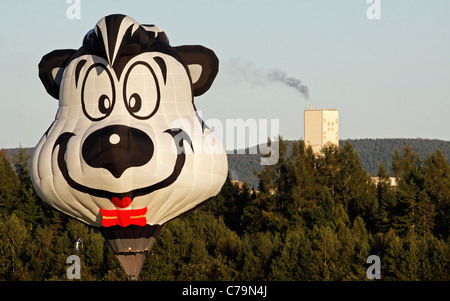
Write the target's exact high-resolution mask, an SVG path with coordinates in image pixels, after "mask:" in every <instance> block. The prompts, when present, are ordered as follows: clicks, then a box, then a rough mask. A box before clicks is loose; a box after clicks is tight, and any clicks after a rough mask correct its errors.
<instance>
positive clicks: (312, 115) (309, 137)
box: [304, 105, 339, 153]
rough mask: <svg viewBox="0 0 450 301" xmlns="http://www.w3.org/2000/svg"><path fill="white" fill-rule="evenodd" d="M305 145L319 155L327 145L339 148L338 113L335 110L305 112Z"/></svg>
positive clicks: (310, 110)
mask: <svg viewBox="0 0 450 301" xmlns="http://www.w3.org/2000/svg"><path fill="white" fill-rule="evenodd" d="M304 117H305V118H304V122H305V145H306V146H308V145H311V147H312V150H313V151H314V152H315V153H319V152H320V150H321V149H322V147H323V146H324V145H325V144H327V143H333V144H335V145H337V146H339V112H338V110H336V109H313V108H312V106H311V105H310V106H309V110H308V109H307V110H305V116H304Z"/></svg>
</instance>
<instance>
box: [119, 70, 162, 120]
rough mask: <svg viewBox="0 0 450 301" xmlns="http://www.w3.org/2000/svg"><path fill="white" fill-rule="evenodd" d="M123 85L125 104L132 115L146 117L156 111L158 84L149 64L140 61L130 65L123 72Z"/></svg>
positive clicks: (139, 117) (158, 94)
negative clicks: (125, 71) (124, 72)
mask: <svg viewBox="0 0 450 301" xmlns="http://www.w3.org/2000/svg"><path fill="white" fill-rule="evenodd" d="M123 85H124V86H123V99H124V101H125V106H126V108H127V110H128V112H129V113H130V114H131V115H132V116H133V117H135V118H137V119H148V118H150V117H152V116H153V115H154V114H155V113H156V111H158V108H159V101H160V90H159V84H158V79H157V78H156V74H155V72H154V71H153V69H152V67H151V66H150V65H149V64H147V63H146V62H142V61H140V62H136V63H134V64H133V65H131V66H130V68H129V69H128V71H127V73H126V74H125V79H124V83H123Z"/></svg>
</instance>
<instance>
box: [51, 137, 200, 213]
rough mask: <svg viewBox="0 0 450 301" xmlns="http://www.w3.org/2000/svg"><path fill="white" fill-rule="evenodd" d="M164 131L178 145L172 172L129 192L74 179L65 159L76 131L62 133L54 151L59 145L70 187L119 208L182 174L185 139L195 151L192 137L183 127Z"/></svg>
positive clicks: (61, 159) (60, 167) (64, 172)
mask: <svg viewBox="0 0 450 301" xmlns="http://www.w3.org/2000/svg"><path fill="white" fill-rule="evenodd" d="M164 133H168V134H170V135H171V136H172V138H173V139H174V141H175V145H176V147H177V159H176V161H175V165H174V167H173V171H172V173H171V174H170V175H169V176H168V177H167V178H165V179H164V180H162V181H160V182H158V183H155V184H152V185H150V186H146V187H142V188H137V189H133V190H130V191H127V192H119V193H117V192H111V191H107V190H102V189H97V188H91V187H88V186H84V185H82V184H80V183H78V182H76V181H75V180H74V179H72V178H71V177H70V175H69V170H68V168H67V163H66V160H65V159H64V156H65V153H66V150H67V144H68V143H69V140H70V138H72V137H73V136H75V134H74V133H70V132H65V133H62V134H61V135H60V136H59V137H58V139H56V142H55V145H54V146H53V152H54V151H55V149H56V147H57V146H58V145H59V150H58V156H57V161H58V168H59V170H60V171H61V174H62V176H63V177H64V179H65V180H66V182H67V184H69V186H70V187H72V188H73V189H75V190H78V191H80V192H84V193H87V194H89V195H92V196H96V197H101V198H105V199H108V200H110V201H111V202H112V203H113V204H114V205H115V206H117V207H119V208H127V207H128V206H130V205H131V203H132V202H133V199H134V198H135V197H138V196H143V195H147V194H150V193H152V192H154V191H156V190H159V189H162V188H165V187H167V186H169V185H171V184H172V183H174V182H175V181H176V180H177V178H178V176H179V175H180V173H181V171H182V170H183V167H184V163H185V161H186V154H185V149H184V145H183V140H186V142H188V143H189V145H190V147H191V149H192V151H194V148H193V147H192V141H191V139H190V137H189V136H188V135H187V133H186V132H185V131H183V130H182V129H168V130H166V131H164Z"/></svg>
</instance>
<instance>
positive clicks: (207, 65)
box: [174, 45, 219, 96]
mask: <svg viewBox="0 0 450 301" xmlns="http://www.w3.org/2000/svg"><path fill="white" fill-rule="evenodd" d="M174 48H175V50H176V51H177V52H178V54H179V55H180V56H181V58H182V59H183V61H184V63H185V64H186V65H187V67H188V69H189V73H190V75H191V80H192V88H193V93H194V96H199V95H202V94H203V93H205V92H206V91H208V89H209V88H210V87H211V85H212V83H213V81H214V79H215V78H216V75H217V72H219V59H218V58H217V56H216V55H215V53H214V52H213V51H212V50H211V49H208V48H206V47H203V46H199V45H189V46H178V47H174Z"/></svg>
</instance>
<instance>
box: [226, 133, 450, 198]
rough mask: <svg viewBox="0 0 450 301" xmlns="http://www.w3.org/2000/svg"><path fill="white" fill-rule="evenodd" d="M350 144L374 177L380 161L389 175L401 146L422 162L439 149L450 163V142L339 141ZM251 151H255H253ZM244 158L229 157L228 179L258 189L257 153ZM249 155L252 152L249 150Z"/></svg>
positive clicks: (417, 140) (396, 140)
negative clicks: (407, 147) (416, 155)
mask: <svg viewBox="0 0 450 301" xmlns="http://www.w3.org/2000/svg"><path fill="white" fill-rule="evenodd" d="M347 141H348V142H350V144H351V145H352V146H353V149H354V150H355V151H356V152H357V153H358V155H359V157H360V159H361V165H362V167H363V168H364V169H365V170H367V172H369V174H376V173H377V172H378V164H379V163H380V162H381V163H383V164H384V166H385V167H386V170H387V171H388V173H390V174H392V175H394V174H393V172H392V168H391V167H392V165H391V161H392V155H393V154H394V152H395V150H398V151H399V152H401V150H402V149H403V147H405V146H408V145H410V146H411V148H412V149H413V150H414V151H416V152H417V153H418V154H419V156H420V158H421V159H422V160H424V159H425V158H427V156H428V154H430V153H433V152H435V151H436V150H437V149H440V150H441V151H442V153H443V154H444V156H445V158H446V159H447V162H450V141H445V140H437V139H434V140H433V139H420V138H418V139H348V140H340V141H339V145H341V146H342V145H344V144H345V143H346V142H347ZM285 142H286V145H287V155H289V154H290V152H291V150H292V143H293V142H294V141H290V140H286V141H285ZM252 150H254V149H252ZM246 153H247V154H245V155H239V154H228V166H229V172H230V177H231V178H232V179H233V180H239V181H244V182H247V183H248V184H249V186H250V187H253V188H255V189H257V188H258V178H257V177H256V176H255V175H254V172H253V170H256V171H258V172H259V171H260V170H261V165H260V162H259V158H260V157H261V155H260V154H248V153H249V151H248V150H246ZM251 153H254V151H252V152H251Z"/></svg>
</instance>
